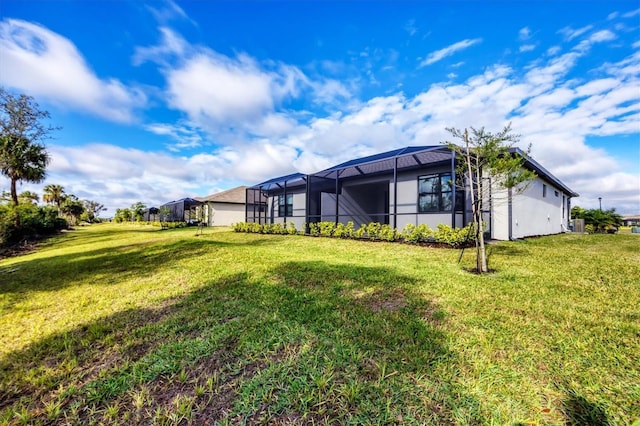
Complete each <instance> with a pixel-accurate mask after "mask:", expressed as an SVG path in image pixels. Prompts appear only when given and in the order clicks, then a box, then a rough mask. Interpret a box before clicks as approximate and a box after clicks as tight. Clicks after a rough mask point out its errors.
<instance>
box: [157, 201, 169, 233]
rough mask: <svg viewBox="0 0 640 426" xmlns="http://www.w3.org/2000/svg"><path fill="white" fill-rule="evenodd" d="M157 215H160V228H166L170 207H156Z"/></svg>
mask: <svg viewBox="0 0 640 426" xmlns="http://www.w3.org/2000/svg"><path fill="white" fill-rule="evenodd" d="M158 215H159V216H160V227H161V228H162V229H165V228H168V227H169V225H168V224H167V221H168V220H169V218H170V217H171V209H170V208H169V206H162V207H160V208H159V209H158Z"/></svg>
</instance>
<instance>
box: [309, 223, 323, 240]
mask: <svg viewBox="0 0 640 426" xmlns="http://www.w3.org/2000/svg"><path fill="white" fill-rule="evenodd" d="M309 235H312V236H314V237H319V236H320V225H319V224H318V223H317V222H311V223H310V224H309Z"/></svg>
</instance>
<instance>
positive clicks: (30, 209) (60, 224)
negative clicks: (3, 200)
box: [0, 204, 68, 246]
mask: <svg viewBox="0 0 640 426" xmlns="http://www.w3.org/2000/svg"><path fill="white" fill-rule="evenodd" d="M67 226H68V225H67V221H66V220H65V219H63V218H61V217H58V211H57V210H55V209H54V208H52V207H50V206H45V207H40V206H37V205H35V204H19V205H17V206H12V205H0V246H7V245H10V244H13V243H16V242H18V241H21V240H24V239H31V238H37V237H39V236H43V235H50V234H52V233H55V232H57V231H60V230H61V229H65V228H67Z"/></svg>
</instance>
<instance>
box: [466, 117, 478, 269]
mask: <svg viewBox="0 0 640 426" xmlns="http://www.w3.org/2000/svg"><path fill="white" fill-rule="evenodd" d="M464 141H465V143H466V148H467V150H466V152H465V157H466V159H467V168H468V171H467V173H468V176H469V186H470V187H471V216H472V217H473V225H474V231H475V234H476V235H475V238H474V240H475V244H476V272H478V273H480V272H481V266H482V265H481V263H480V246H479V235H478V232H479V230H480V222H479V221H478V206H477V204H476V188H477V182H476V187H474V183H473V181H474V177H473V169H472V167H471V161H472V157H471V150H470V148H469V132H468V131H467V129H464Z"/></svg>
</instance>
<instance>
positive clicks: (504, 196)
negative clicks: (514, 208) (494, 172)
mask: <svg viewBox="0 0 640 426" xmlns="http://www.w3.org/2000/svg"><path fill="white" fill-rule="evenodd" d="M491 238H494V239H496V240H508V239H509V191H508V190H507V189H504V188H499V187H498V186H497V185H495V184H492V186H491Z"/></svg>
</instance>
